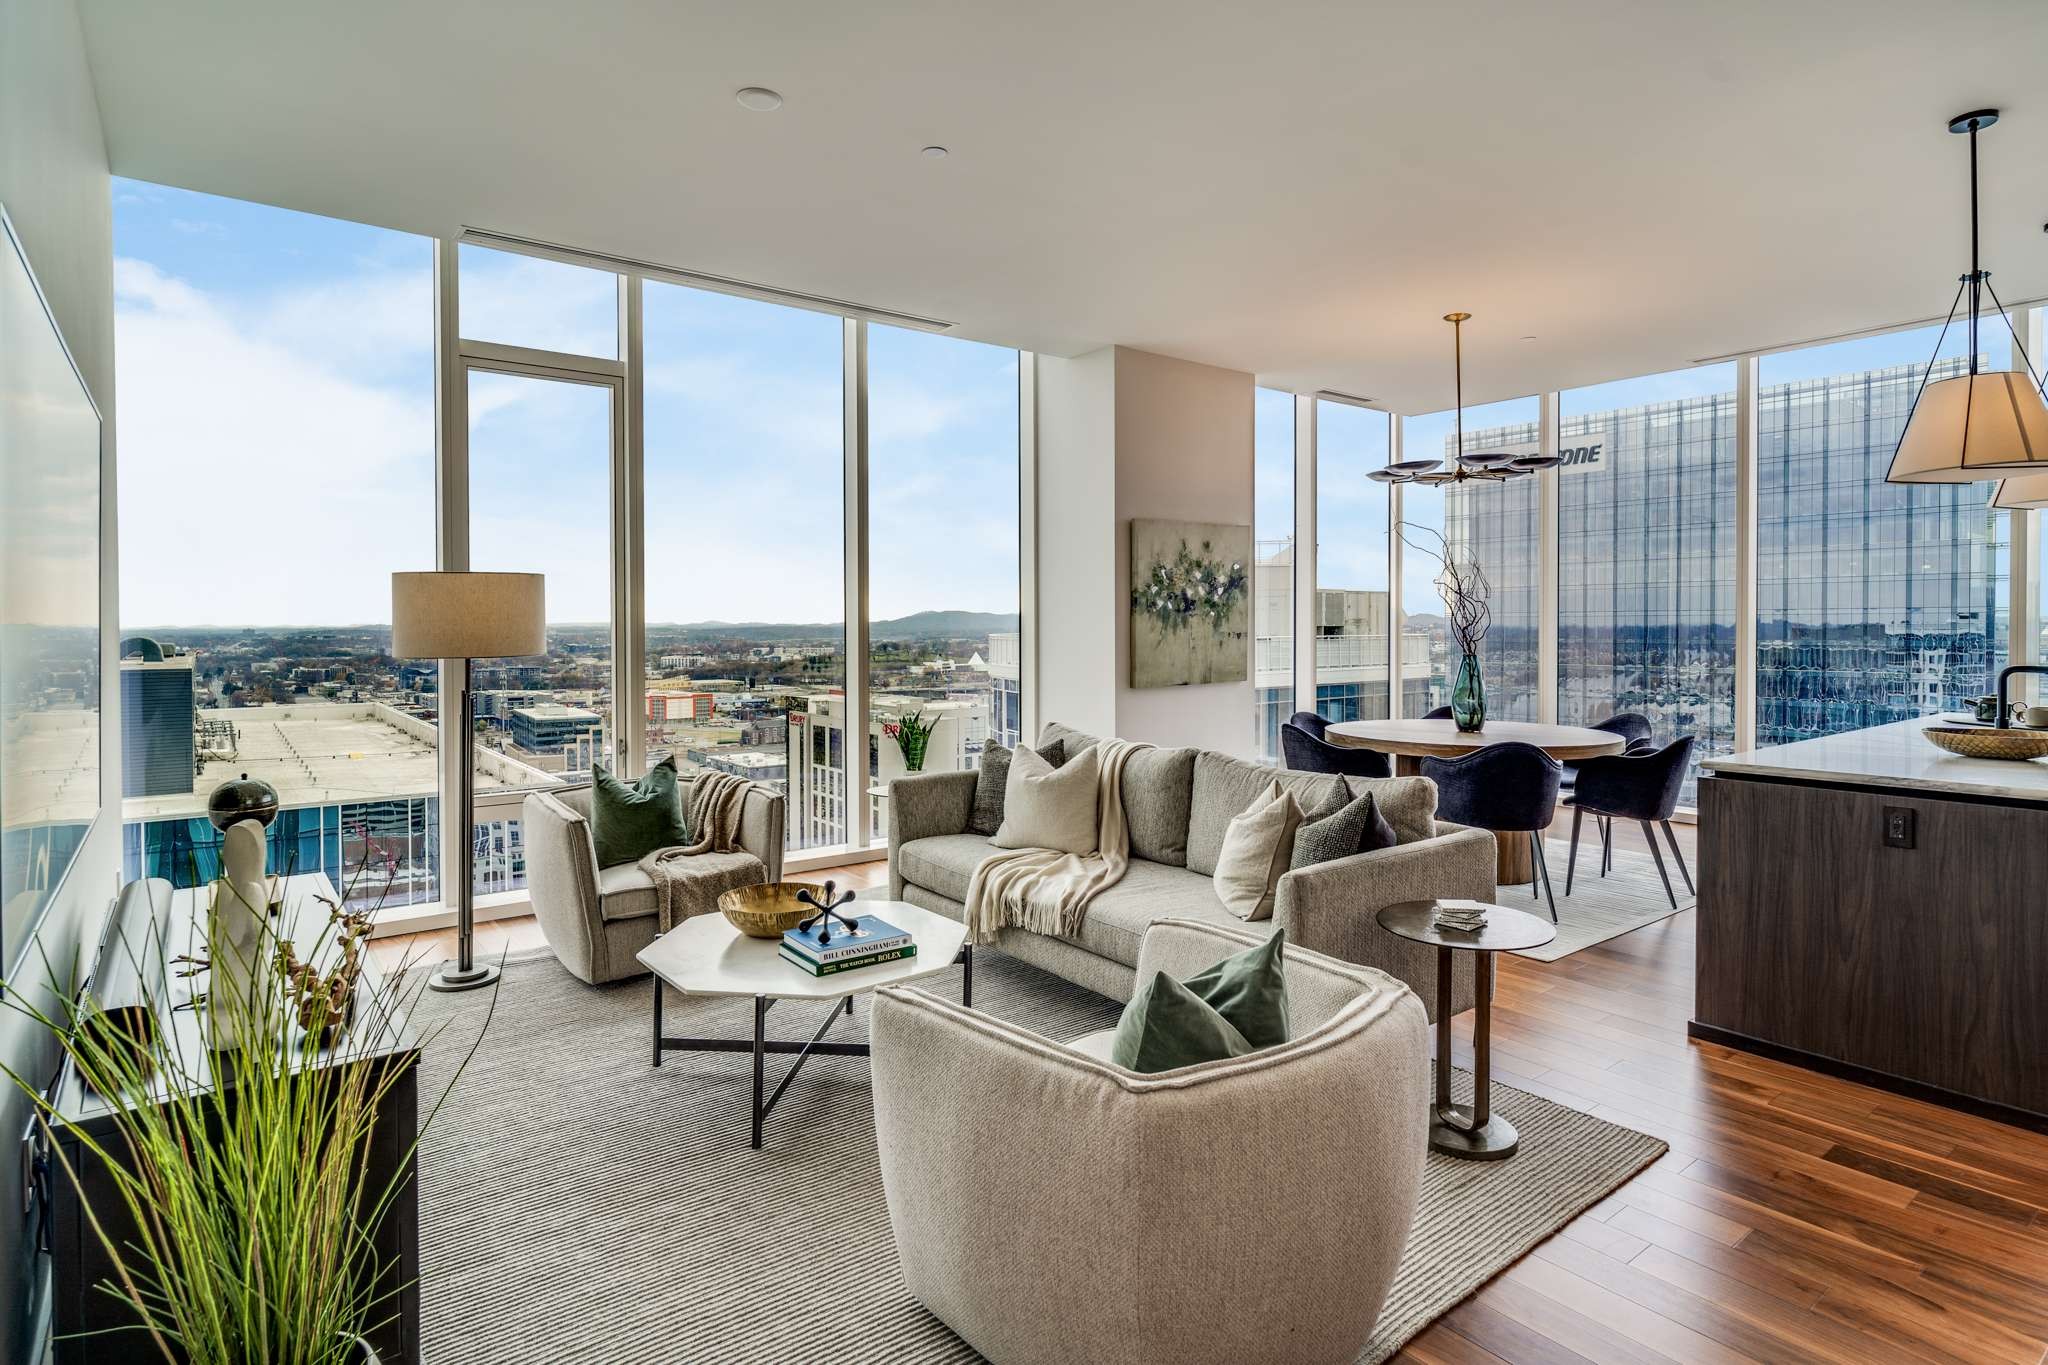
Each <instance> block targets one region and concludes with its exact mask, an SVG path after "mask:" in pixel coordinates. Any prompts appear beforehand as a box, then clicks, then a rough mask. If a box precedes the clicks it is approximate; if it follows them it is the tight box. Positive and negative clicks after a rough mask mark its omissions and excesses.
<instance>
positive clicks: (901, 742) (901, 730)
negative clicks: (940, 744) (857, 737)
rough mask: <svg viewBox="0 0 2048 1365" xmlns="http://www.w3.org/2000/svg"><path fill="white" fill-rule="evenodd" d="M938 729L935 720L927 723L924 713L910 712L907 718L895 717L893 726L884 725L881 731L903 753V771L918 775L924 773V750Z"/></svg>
mask: <svg viewBox="0 0 2048 1365" xmlns="http://www.w3.org/2000/svg"><path fill="white" fill-rule="evenodd" d="M938 728H939V722H938V721H937V720H936V719H934V720H929V721H928V720H926V719H925V718H924V712H922V711H912V712H911V713H910V714H909V715H907V716H899V717H897V718H896V722H895V724H894V725H884V726H883V727H882V730H883V733H885V734H887V735H889V736H890V737H891V738H893V739H894V740H895V741H896V747H897V748H899V749H901V750H902V751H903V770H904V771H905V772H910V773H918V772H923V771H924V755H925V750H926V749H927V748H928V747H929V746H930V745H931V742H932V731H934V730H936V729H938Z"/></svg>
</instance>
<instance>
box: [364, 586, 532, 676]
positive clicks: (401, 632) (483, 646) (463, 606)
mask: <svg viewBox="0 0 2048 1365" xmlns="http://www.w3.org/2000/svg"><path fill="white" fill-rule="evenodd" d="M542 580H543V575H541V574H537V573H432V572H430V573H395V574H393V575H391V653H392V654H393V656H395V657H397V658H400V659H505V658H518V657H520V656H523V655H531V654H545V653H547V647H548V646H547V633H548V632H547V611H546V609H545V605H544V602H543V593H542Z"/></svg>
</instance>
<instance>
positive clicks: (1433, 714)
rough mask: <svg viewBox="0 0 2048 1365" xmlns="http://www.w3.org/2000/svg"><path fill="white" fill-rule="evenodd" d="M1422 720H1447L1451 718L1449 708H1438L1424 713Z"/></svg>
mask: <svg viewBox="0 0 2048 1365" xmlns="http://www.w3.org/2000/svg"><path fill="white" fill-rule="evenodd" d="M1422 718H1423V719H1424V720H1449V719H1450V718H1451V708H1450V707H1448V706H1439V707H1437V708H1436V709H1435V710H1434V711H1424V712H1423V713H1422Z"/></svg>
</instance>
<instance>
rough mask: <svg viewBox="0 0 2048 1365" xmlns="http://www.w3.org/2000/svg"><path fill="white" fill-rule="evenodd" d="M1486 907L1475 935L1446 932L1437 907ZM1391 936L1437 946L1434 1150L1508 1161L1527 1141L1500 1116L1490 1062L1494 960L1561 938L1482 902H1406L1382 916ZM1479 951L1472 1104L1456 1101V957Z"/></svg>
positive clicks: (1545, 924)
mask: <svg viewBox="0 0 2048 1365" xmlns="http://www.w3.org/2000/svg"><path fill="white" fill-rule="evenodd" d="M1439 905H1443V906H1458V907H1464V906H1475V905H1476V906H1480V907H1481V908H1483V909H1484V910H1485V911H1486V924H1485V926H1484V927H1483V928H1479V929H1473V930H1462V929H1447V928H1439V927H1437V925H1436V924H1435V922H1434V921H1435V917H1436V911H1437V907H1438V906H1439ZM1377 918H1378V920H1379V926H1380V928H1382V929H1384V930H1386V931H1387V932H1388V933H1390V934H1395V935H1398V936H1399V937H1401V938H1405V939H1409V940H1412V941H1413V942H1416V943H1428V944H1432V945H1434V946H1435V948H1436V1106H1435V1109H1434V1110H1433V1111H1432V1113H1431V1115H1430V1123H1429V1147H1430V1150H1431V1151H1434V1152H1442V1153H1443V1154H1444V1155H1445V1156H1455V1157H1461V1158H1463V1159H1465V1160H1467V1161H1502V1160H1505V1159H1506V1158H1508V1157H1511V1156H1513V1155H1514V1154H1515V1145H1516V1144H1517V1143H1518V1142H1520V1141H1521V1136H1520V1135H1519V1134H1518V1133H1516V1132H1515V1126H1514V1125H1513V1124H1512V1123H1509V1122H1508V1121H1507V1120H1506V1119H1504V1118H1502V1117H1501V1116H1500V1115H1499V1114H1496V1113H1494V1112H1493V1098H1492V1094H1491V1091H1492V1084H1491V1077H1490V1074H1489V1073H1490V1070H1491V1067H1490V1057H1489V1053H1490V1052H1491V1049H1492V1039H1491V1034H1492V1027H1491V1025H1492V1013H1493V955H1494V954H1495V953H1505V952H1515V951H1518V950H1520V949H1523V948H1540V947H1542V946H1543V945H1544V944H1546V943H1548V942H1550V940H1552V939H1553V938H1556V937H1557V927H1556V926H1555V925H1553V924H1551V923H1550V921H1548V920H1543V919H1538V918H1537V917H1536V916H1534V915H1530V914H1525V913H1523V912H1522V911H1520V910H1513V909H1510V908H1508V907H1507V906H1505V905H1490V904H1487V903H1485V902H1483V901H1452V900H1447V901H1402V902H1401V903H1400V904H1399V905H1390V906H1388V907H1387V908H1386V909H1384V910H1382V911H1380V913H1379V915H1378V916H1377ZM1461 952H1462V953H1473V954H1475V955H1476V956H1475V959H1474V961H1473V964H1472V985H1473V993H1474V995H1475V996H1477V1001H1476V1003H1475V1005H1474V1008H1475V1009H1477V1011H1478V1018H1477V1019H1475V1020H1474V1021H1473V1025H1472V1103H1471V1104H1469V1105H1464V1104H1453V1103H1451V964H1452V962H1453V960H1454V959H1453V958H1452V956H1451V954H1453V953H1461Z"/></svg>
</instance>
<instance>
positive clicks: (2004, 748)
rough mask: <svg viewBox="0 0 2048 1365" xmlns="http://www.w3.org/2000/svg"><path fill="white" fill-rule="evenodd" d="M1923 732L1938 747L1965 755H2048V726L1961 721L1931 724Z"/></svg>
mask: <svg viewBox="0 0 2048 1365" xmlns="http://www.w3.org/2000/svg"><path fill="white" fill-rule="evenodd" d="M1920 733H1921V734H1923V735H1925V736H1927V742H1928V743H1929V744H1932V745H1934V746H1935V747H1936V748H1938V749H1946V750H1948V751H1949V752H1950V753H1952V754H1961V755H1962V756H1963V757H1964V758H2008V759H2028V758H2044V757H2048V730H1973V729H1967V728H1965V727H1963V726H1960V725H1930V726H1928V727H1927V728H1925V729H1924V730H1922V731H1921V732H1920Z"/></svg>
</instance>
